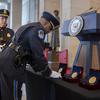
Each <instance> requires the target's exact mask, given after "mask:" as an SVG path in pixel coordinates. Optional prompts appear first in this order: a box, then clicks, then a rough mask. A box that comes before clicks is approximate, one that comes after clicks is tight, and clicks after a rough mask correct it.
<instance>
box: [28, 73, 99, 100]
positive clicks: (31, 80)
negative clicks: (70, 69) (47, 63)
mask: <svg viewBox="0 0 100 100" xmlns="http://www.w3.org/2000/svg"><path fill="white" fill-rule="evenodd" d="M27 74H28V77H27V78H28V80H27V81H26V87H27V88H26V90H27V97H28V100H100V90H93V91H90V90H87V89H84V88H82V87H80V86H78V84H76V83H68V82H66V81H63V80H62V79H52V78H44V77H42V76H39V75H36V74H33V73H31V72H27Z"/></svg>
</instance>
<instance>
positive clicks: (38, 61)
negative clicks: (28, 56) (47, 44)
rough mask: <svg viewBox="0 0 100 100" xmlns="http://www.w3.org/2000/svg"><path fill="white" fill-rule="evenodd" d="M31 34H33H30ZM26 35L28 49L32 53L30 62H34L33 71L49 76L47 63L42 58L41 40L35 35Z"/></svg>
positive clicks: (49, 70)
mask: <svg viewBox="0 0 100 100" xmlns="http://www.w3.org/2000/svg"><path fill="white" fill-rule="evenodd" d="M32 33H33V32H32ZM32 33H31V34H28V35H29V37H28V41H29V47H30V49H31V53H32V60H33V62H35V64H34V65H33V69H34V70H35V71H36V72H42V74H43V75H44V76H50V74H51V69H50V68H49V66H48V63H47V61H46V59H45V57H44V53H43V50H44V49H43V46H42V44H41V40H40V39H39V38H38V36H37V35H36V34H32Z"/></svg>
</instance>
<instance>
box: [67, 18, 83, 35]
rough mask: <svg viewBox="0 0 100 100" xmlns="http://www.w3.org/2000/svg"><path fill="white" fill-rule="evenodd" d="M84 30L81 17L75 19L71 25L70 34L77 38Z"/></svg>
mask: <svg viewBox="0 0 100 100" xmlns="http://www.w3.org/2000/svg"><path fill="white" fill-rule="evenodd" d="M82 28H83V18H82V17H81V16H76V17H74V18H73V19H72V20H71V22H70V23H69V27H68V32H69V34H70V35H71V36H76V35H77V34H79V33H80V31H81V30H82Z"/></svg>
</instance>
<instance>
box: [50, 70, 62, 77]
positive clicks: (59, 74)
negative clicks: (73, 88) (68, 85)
mask: <svg viewBox="0 0 100 100" xmlns="http://www.w3.org/2000/svg"><path fill="white" fill-rule="evenodd" d="M50 77H52V78H61V73H58V72H56V71H52V73H51V75H50Z"/></svg>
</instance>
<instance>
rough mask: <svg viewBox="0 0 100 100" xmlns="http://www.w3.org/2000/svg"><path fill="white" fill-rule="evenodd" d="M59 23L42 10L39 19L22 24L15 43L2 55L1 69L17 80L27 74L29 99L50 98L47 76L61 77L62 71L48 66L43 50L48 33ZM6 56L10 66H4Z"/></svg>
mask: <svg viewBox="0 0 100 100" xmlns="http://www.w3.org/2000/svg"><path fill="white" fill-rule="evenodd" d="M59 25H60V23H59V21H58V20H57V19H56V18H55V17H54V16H53V15H52V14H50V13H49V12H46V11H45V12H43V15H42V17H41V18H40V20H39V22H35V23H30V24H27V25H24V26H22V27H20V28H19V29H18V30H17V32H16V33H15V35H14V38H13V40H12V43H11V44H10V45H9V46H8V47H7V49H5V50H4V51H3V53H2V54H1V55H0V65H1V64H2V65H3V68H2V66H0V71H2V72H4V73H6V75H7V76H8V77H9V78H11V79H17V80H20V79H21V80H23V79H22V77H23V76H24V75H25V77H24V79H25V83H26V92H27V100H47V99H46V96H45V95H46V94H45V93H46V87H48V85H47V82H45V80H44V77H52V78H59V77H61V75H60V73H58V72H55V71H52V69H51V68H49V66H48V62H47V60H46V59H45V57H44V53H43V51H44V38H45V35H46V34H47V33H49V32H50V31H51V30H54V29H55V28H57V27H59ZM14 51H16V52H14ZM16 53H18V56H16V55H17V54H16ZM6 54H7V55H6ZM8 55H9V56H8ZM2 56H3V57H2ZM1 58H3V59H1ZM6 58H9V60H8V62H7V64H8V65H9V67H7V68H8V69H6V68H5V62H6V61H4V59H6ZM12 58H13V59H14V60H13V59H12ZM13 65H14V66H13ZM25 68H26V70H25ZM9 72H10V73H9ZM43 91H44V92H43ZM48 100H49V98H48Z"/></svg>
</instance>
